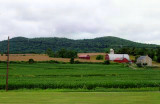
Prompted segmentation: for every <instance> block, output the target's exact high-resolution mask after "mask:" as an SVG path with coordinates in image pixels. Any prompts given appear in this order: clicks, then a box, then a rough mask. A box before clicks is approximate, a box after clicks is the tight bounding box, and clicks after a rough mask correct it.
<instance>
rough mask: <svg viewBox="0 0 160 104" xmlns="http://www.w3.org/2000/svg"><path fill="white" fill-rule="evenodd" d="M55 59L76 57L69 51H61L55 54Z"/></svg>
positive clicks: (75, 53)
mask: <svg viewBox="0 0 160 104" xmlns="http://www.w3.org/2000/svg"><path fill="white" fill-rule="evenodd" d="M57 57H61V58H76V57H77V52H75V51H71V50H66V49H61V50H59V51H58V52H57Z"/></svg>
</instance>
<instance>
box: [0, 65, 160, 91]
mask: <svg viewBox="0 0 160 104" xmlns="http://www.w3.org/2000/svg"><path fill="white" fill-rule="evenodd" d="M5 74H6V64H4V63H1V64H0V89H2V90H3V89H5ZM159 86H160V69H158V68H146V69H144V68H140V69H132V68H129V67H126V66H124V65H123V64H111V65H103V64H49V63H36V64H10V70H9V89H10V90H16V89H24V88H25V89H33V88H38V89H86V90H92V91H94V90H97V91H103V90H105V89H107V88H118V89H127V88H137V90H138V89H143V88H146V89H147V88H151V90H152V89H156V90H157V91H158V90H159ZM100 89H103V90H100ZM148 90H150V89H148Z"/></svg>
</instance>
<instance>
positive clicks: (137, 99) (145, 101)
mask: <svg viewBox="0 0 160 104" xmlns="http://www.w3.org/2000/svg"><path fill="white" fill-rule="evenodd" d="M17 103H18V104H159V103H160V93H159V92H107V93H104V92H92V93H90V92H87V93H86V92H74V93H73V92H7V93H6V92H0V104H17Z"/></svg>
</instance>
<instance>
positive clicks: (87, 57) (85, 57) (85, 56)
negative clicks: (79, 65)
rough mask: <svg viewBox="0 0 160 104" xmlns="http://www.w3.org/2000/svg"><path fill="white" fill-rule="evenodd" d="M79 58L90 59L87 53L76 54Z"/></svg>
mask: <svg viewBox="0 0 160 104" xmlns="http://www.w3.org/2000/svg"><path fill="white" fill-rule="evenodd" d="M78 57H79V58H80V59H87V60H90V56H89V55H80V56H78Z"/></svg>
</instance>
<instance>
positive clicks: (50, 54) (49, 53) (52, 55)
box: [46, 48, 54, 57]
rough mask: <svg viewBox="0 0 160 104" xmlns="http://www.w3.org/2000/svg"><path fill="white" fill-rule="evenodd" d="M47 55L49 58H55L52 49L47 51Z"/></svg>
mask: <svg viewBox="0 0 160 104" xmlns="http://www.w3.org/2000/svg"><path fill="white" fill-rule="evenodd" d="M46 54H47V55H48V56H49V57H54V52H53V51H52V49H50V48H48V49H47V51H46Z"/></svg>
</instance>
